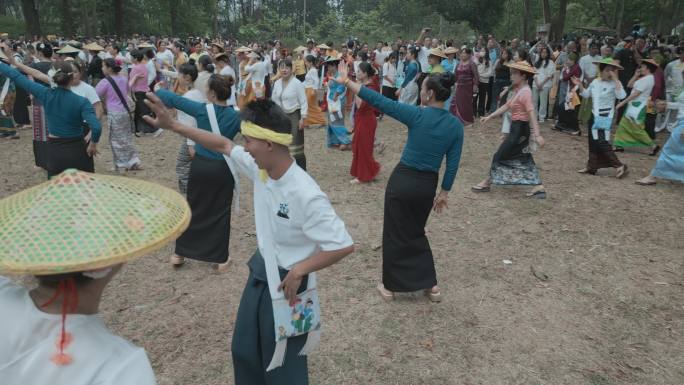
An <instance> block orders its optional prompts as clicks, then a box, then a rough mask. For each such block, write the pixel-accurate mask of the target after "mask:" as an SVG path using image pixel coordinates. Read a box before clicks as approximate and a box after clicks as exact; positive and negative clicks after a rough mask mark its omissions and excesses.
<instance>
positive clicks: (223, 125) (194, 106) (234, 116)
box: [157, 89, 240, 159]
mask: <svg viewBox="0 0 684 385" xmlns="http://www.w3.org/2000/svg"><path fill="white" fill-rule="evenodd" d="M157 96H159V99H161V100H162V102H164V104H166V105H167V106H169V107H173V108H175V109H177V110H181V111H183V112H185V113H186V114H188V115H190V116H192V117H193V118H195V120H197V127H198V128H201V129H204V130H207V131H211V123H209V115H208V114H207V105H206V104H204V103H199V102H196V101H194V100H190V99H188V98H184V97H182V96H179V95H176V94H174V93H173V92H171V91H168V90H164V89H161V90H159V91H157ZM214 111H216V121H217V122H218V126H219V131H220V132H221V135H223V136H225V137H226V138H228V139H233V138H234V137H235V135H236V134H237V133H238V132H239V131H240V115H239V114H238V113H237V112H236V111H235V110H234V109H233V107H232V106H220V105H218V104H214ZM195 152H197V154H199V155H201V156H204V157H206V158H211V159H223V154H221V153H218V152H214V151H210V150H208V149H207V148H205V147H203V146H202V145H201V144H199V143H196V144H195Z"/></svg>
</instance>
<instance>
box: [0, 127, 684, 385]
mask: <svg viewBox="0 0 684 385" xmlns="http://www.w3.org/2000/svg"><path fill="white" fill-rule="evenodd" d="M499 127H500V121H496V122H492V123H491V124H488V125H487V126H482V125H480V124H475V125H474V126H473V127H470V128H467V129H466V134H465V138H466V140H465V145H464V151H463V158H462V162H461V166H460V169H459V172H458V176H457V178H456V184H455V186H454V190H453V192H452V193H451V194H450V197H449V209H448V210H447V211H446V212H445V213H442V214H440V215H433V216H432V217H431V218H430V221H429V224H428V226H427V228H428V232H429V234H428V236H429V239H430V242H431V245H432V248H433V251H434V254H435V259H436V266H437V272H438V279H439V283H440V285H441V287H442V289H443V290H442V291H443V294H444V296H445V299H444V301H443V302H442V303H440V304H432V303H429V302H428V301H427V299H426V298H424V297H422V296H420V295H405V296H401V297H400V298H398V299H397V300H396V301H395V302H393V303H384V302H383V301H382V299H381V298H380V297H379V295H378V293H377V292H376V291H375V286H376V284H377V283H378V280H379V278H380V276H381V271H380V269H381V256H382V254H381V253H382V250H381V249H380V244H381V236H382V232H381V229H382V208H383V193H384V189H385V185H386V183H387V179H388V177H389V174H390V172H391V170H392V169H393V167H394V166H395V164H396V163H397V161H398V160H399V156H400V153H401V149H402V147H403V145H404V143H405V140H406V128H405V127H403V126H402V125H400V124H398V123H397V122H395V121H393V120H391V119H389V118H386V119H385V121H383V122H381V123H380V125H379V128H378V136H379V137H380V138H381V139H382V140H384V141H385V143H386V144H387V149H386V151H385V153H384V154H383V155H380V156H378V159H379V161H380V162H381V164H382V167H383V169H382V171H381V174H380V177H379V180H378V181H377V182H375V183H371V184H368V185H361V186H351V185H349V183H348V182H349V180H350V179H351V177H350V176H349V166H350V164H351V153H349V152H339V151H334V150H328V149H326V148H325V146H324V143H325V131H324V130H322V129H312V130H308V131H307V132H306V152H307V157H308V164H309V165H310V173H311V174H312V175H313V177H314V178H315V179H316V180H317V181H318V183H319V184H320V186H321V188H322V189H323V190H324V191H325V192H326V193H327V194H328V195H329V197H330V199H331V201H332V202H333V205H334V207H335V209H336V210H337V212H338V214H339V215H340V216H341V217H342V218H343V219H344V221H345V223H346V224H347V227H348V229H349V231H350V233H351V234H352V237H353V238H354V240H355V242H356V247H357V251H356V252H355V253H354V254H352V255H351V256H349V257H348V258H347V259H345V260H343V261H342V262H341V263H339V264H338V265H335V266H333V267H332V268H330V269H327V270H326V271H324V272H323V273H322V274H321V287H320V292H321V300H322V305H323V313H324V314H323V317H324V333H323V341H322V344H321V346H320V347H319V349H318V350H317V352H316V354H315V355H313V356H312V357H311V358H310V360H309V367H310V379H311V383H312V384H327V385H330V384H368V385H380V384H382V385H394V384H397V385H399V384H402V385H404V384H405V385H409V384H411V385H412V384H426V385H440V384H489V385H499V384H501V385H503V384H594V385H608V384H672V385H675V384H684V365H683V364H682V363H684V265H683V264H684V262H683V261H684V234H683V233H682V230H683V229H684V186H682V185H678V184H673V183H669V182H663V183H659V184H658V185H657V186H655V187H640V186H636V185H635V184H634V180H635V179H637V178H640V177H642V176H644V175H647V174H648V172H649V170H650V169H651V167H652V166H653V165H654V164H655V159H654V158H652V157H649V156H646V155H640V154H634V153H628V154H624V155H620V158H621V159H622V160H623V161H625V162H626V163H627V164H628V165H629V167H630V171H631V172H630V174H629V175H628V176H627V177H626V178H625V179H624V180H617V179H615V178H613V177H612V171H610V170H604V171H602V172H600V173H599V175H598V176H585V175H579V174H577V173H576V172H575V171H576V170H577V169H579V168H581V167H583V166H584V162H585V161H586V156H587V155H586V152H587V144H586V137H584V136H583V137H581V138H574V137H570V136H567V135H564V134H560V133H557V132H552V131H551V130H550V129H549V127H550V126H549V124H545V125H543V127H542V133H543V135H544V136H545V138H546V139H547V146H546V147H544V148H543V149H542V150H541V151H540V152H539V153H538V154H537V155H536V160H537V163H538V164H539V165H540V167H541V170H542V178H543V180H544V184H545V186H546V188H547V191H548V194H549V197H548V199H547V200H546V201H538V200H530V199H526V198H525V197H524V192H525V189H524V188H520V187H512V188H494V189H493V191H492V192H491V193H489V194H481V195H476V194H474V193H471V192H470V186H471V185H473V184H475V183H477V182H478V181H479V180H481V179H482V177H483V176H484V175H485V174H486V173H487V170H488V167H489V162H490V160H491V156H492V154H493V153H494V152H495V150H496V147H497V144H498V140H499V134H498V132H499ZM20 133H21V135H22V137H21V139H20V140H18V141H9V140H4V141H1V142H0V163H1V164H2V169H1V170H2V172H1V175H0V183H1V184H0V197H3V196H6V195H9V194H11V193H14V192H17V191H20V190H21V189H23V188H26V187H29V186H31V185H34V184H37V183H39V182H42V181H43V180H44V178H45V174H44V173H43V172H42V171H36V170H34V169H33V155H32V151H31V132H30V131H21V132H20ZM666 136H667V135H666V134H660V136H659V138H658V141H659V142H663V141H664V140H665V139H666ZM180 142H181V139H180V138H179V137H177V136H175V135H174V134H171V133H165V134H164V135H162V136H161V137H160V138H158V139H153V138H140V139H136V144H137V146H138V149H139V150H140V153H141V156H140V157H141V158H142V160H143V163H144V166H145V170H143V171H140V172H136V173H132V174H129V175H130V176H132V177H134V178H143V179H147V180H151V181H154V182H157V183H160V184H162V185H165V186H169V187H173V188H175V187H176V175H175V167H174V166H175V161H176V153H177V150H178V145H179V143H180ZM100 151H101V155H100V156H99V157H98V158H97V161H96V171H97V172H100V173H105V172H109V171H107V170H108V169H109V168H111V166H112V156H111V152H110V149H109V145H108V142H107V133H106V132H105V134H104V135H103V141H102V145H101V146H100ZM242 202H243V204H242V209H243V211H242V213H241V214H240V215H239V216H234V217H233V223H232V226H233V228H232V232H231V256H232V265H231V266H230V269H229V271H228V272H224V273H218V272H215V271H213V270H212V269H211V268H210V266H209V265H207V264H203V263H200V262H193V261H190V262H188V263H187V264H186V265H185V266H184V267H183V268H181V269H179V270H176V271H174V270H173V269H172V268H171V267H170V266H169V265H168V264H167V259H168V256H169V254H170V253H171V252H172V250H173V248H172V245H168V246H166V247H165V248H164V249H162V250H161V251H159V252H157V253H155V254H154V255H151V256H149V257H146V258H142V259H140V260H138V261H134V262H132V263H130V264H129V265H128V266H127V268H126V269H125V270H124V271H123V272H122V273H121V274H119V276H118V277H117V278H115V280H114V282H113V283H112V284H111V286H110V288H109V289H108V291H107V292H106V298H105V299H104V301H103V306H102V315H103V317H104V319H105V321H106V323H107V325H109V326H110V328H111V329H112V330H113V331H114V332H115V333H117V334H120V335H122V336H123V337H125V338H127V339H129V340H131V341H132V342H134V343H135V344H138V345H141V346H144V347H145V349H146V350H147V352H148V354H149V357H150V359H151V361H152V365H153V367H154V370H155V372H156V374H157V378H158V382H159V384H160V385H171V384H179V385H180V384H183V385H185V384H196V385H218V384H233V369H232V363H231V356H230V340H231V336H232V328H233V323H234V320H235V315H236V312H237V307H238V303H239V299H240V294H241V292H242V289H243V286H244V285H245V281H246V278H247V267H246V265H245V263H246V261H247V260H248V258H249V257H250V256H251V255H252V252H253V251H254V250H255V247H256V238H255V235H254V232H255V231H254V220H253V213H252V207H251V184H249V183H248V182H245V183H243V196H242ZM503 260H510V261H512V264H504V263H503ZM537 276H538V277H540V278H541V279H540V278H537ZM544 278H548V279H546V280H543V279H544Z"/></svg>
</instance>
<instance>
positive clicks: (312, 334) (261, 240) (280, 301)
mask: <svg viewBox="0 0 684 385" xmlns="http://www.w3.org/2000/svg"><path fill="white" fill-rule="evenodd" d="M254 183H262V182H261V181H255V182H254ZM269 199H270V197H269ZM269 206H270V205H268V204H266V205H259V206H255V207H254V210H255V215H254V217H255V219H256V221H258V222H259V224H257V228H258V229H260V230H264V231H261V232H260V233H259V234H257V241H258V244H259V251H260V253H261V256H262V258H263V259H264V265H265V267H266V278H267V281H268V291H269V293H270V294H271V303H272V305H273V320H274V326H275V329H274V330H273V333H274V339H275V342H276V346H275V351H274V352H273V357H272V358H271V362H270V364H269V365H268V367H267V368H266V371H267V372H268V371H271V370H273V369H276V368H279V367H280V366H282V365H283V361H284V360H285V352H286V350H287V337H288V336H291V334H292V333H295V331H293V329H292V325H291V320H292V314H293V311H294V309H293V308H292V307H290V306H289V301H288V300H287V299H286V298H285V293H284V292H283V291H278V287H279V286H280V284H281V282H282V281H281V280H280V272H279V269H278V260H277V256H278V253H279V250H278V245H277V244H276V242H275V238H274V236H273V234H274V232H275V229H274V228H273V226H274V221H273V219H271V218H270V217H269V215H275V213H273V212H268V213H266V214H267V215H262V213H261V211H262V210H270V207H269ZM261 221H264V222H267V223H261ZM297 296H298V297H299V298H300V299H302V301H303V302H306V301H308V300H312V301H313V308H314V313H315V316H314V317H313V318H314V324H316V325H318V326H317V327H316V328H314V329H312V330H310V331H309V332H308V336H307V340H306V343H305V344H304V346H303V347H302V350H301V351H300V352H299V355H300V356H302V355H308V354H310V353H311V352H312V351H313V350H314V349H315V348H316V346H318V343H319V342H320V340H321V329H320V304H319V300H318V292H317V291H316V273H310V274H309V279H308V282H307V288H306V291H304V292H303V293H300V294H298V295H297ZM281 333H284V334H281Z"/></svg>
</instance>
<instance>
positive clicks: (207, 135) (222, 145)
mask: <svg viewBox="0 0 684 385" xmlns="http://www.w3.org/2000/svg"><path fill="white" fill-rule="evenodd" d="M160 91H162V90H160ZM160 91H157V94H156V95H155V94H153V93H152V92H148V93H147V98H146V99H145V104H147V106H149V107H150V109H151V110H152V112H154V114H155V117H154V118H153V117H152V116H150V115H145V116H143V119H145V121H146V122H147V123H149V124H150V125H151V126H153V127H158V128H162V127H163V128H165V129H168V130H171V131H173V132H176V133H178V134H180V135H181V136H184V137H186V138H188V139H190V140H192V141H193V142H195V143H199V144H201V145H202V146H204V147H205V148H206V149H208V150H210V151H214V152H219V153H222V154H226V155H228V156H230V152H231V151H232V150H233V146H234V143H233V141H232V140H230V139H228V138H226V137H225V136H222V135H216V134H214V133H212V132H211V131H207V130H202V129H199V128H194V127H190V126H187V125H185V124H183V123H181V122H179V121H178V120H176V119H174V118H173V117H172V116H171V114H170V113H169V111H168V110H167V109H166V107H165V106H164V104H167V103H166V102H164V101H163V99H162V98H161V97H160V96H161V95H159V94H160ZM167 92H168V91H167ZM169 93H170V94H173V93H171V92H169ZM173 95H175V94H173ZM193 103H195V102H193ZM198 104H200V105H202V104H201V103H198ZM202 108H204V107H202Z"/></svg>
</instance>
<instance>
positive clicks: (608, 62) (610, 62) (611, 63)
mask: <svg viewBox="0 0 684 385" xmlns="http://www.w3.org/2000/svg"><path fill="white" fill-rule="evenodd" d="M592 63H593V64H605V65H609V66H613V67H615V68H617V69H619V70H623V69H624V68H623V67H622V66H621V65H619V64H618V63H617V62H616V61H615V60H614V59H613V58H612V57H606V58H603V59H601V60H595V61H593V62H592Z"/></svg>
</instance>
